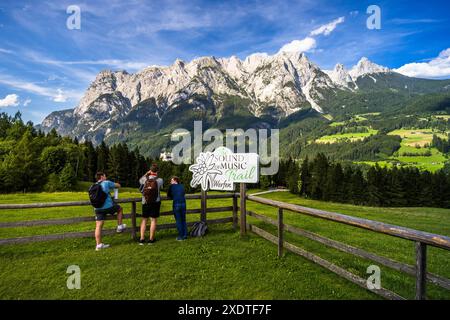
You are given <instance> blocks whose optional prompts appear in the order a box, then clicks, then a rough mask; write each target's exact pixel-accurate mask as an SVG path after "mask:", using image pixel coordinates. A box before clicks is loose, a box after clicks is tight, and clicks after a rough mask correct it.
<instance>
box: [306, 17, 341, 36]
mask: <svg viewBox="0 0 450 320" xmlns="http://www.w3.org/2000/svg"><path fill="white" fill-rule="evenodd" d="M344 21H345V18H344V17H339V18H337V19H335V20H333V21H331V22H329V23H327V24H324V25H322V26H320V27H319V28H317V29H314V30H313V31H311V33H310V36H318V35H321V34H323V35H324V36H328V35H329V34H330V33H331V32H333V31H334V29H336V27H337V25H338V24H340V23H342V22H344Z"/></svg>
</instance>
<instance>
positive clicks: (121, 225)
mask: <svg viewBox="0 0 450 320" xmlns="http://www.w3.org/2000/svg"><path fill="white" fill-rule="evenodd" d="M126 227H127V225H126V224H124V223H122V224H119V225H118V226H117V233H121V232H123V230H125V228H126Z"/></svg>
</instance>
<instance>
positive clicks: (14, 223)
mask: <svg viewBox="0 0 450 320" xmlns="http://www.w3.org/2000/svg"><path fill="white" fill-rule="evenodd" d="M186 199H187V200H190V199H200V200H202V201H201V207H200V208H196V209H187V210H186V214H200V220H201V221H204V222H206V223H208V224H221V223H229V222H232V223H233V227H234V228H235V229H236V228H237V220H238V217H237V214H238V210H239V207H238V206H237V195H236V194H235V193H224V194H211V195H208V194H207V193H206V192H205V193H202V194H201V195H192V194H191V195H186ZM206 199H232V205H231V206H222V207H210V208H208V207H207V206H206ZM161 200H162V201H168V200H170V199H169V198H168V197H161ZM141 201H142V198H124V199H116V200H114V202H116V203H131V213H127V214H124V215H123V219H131V221H132V226H131V227H130V228H127V229H126V230H125V231H124V232H126V233H131V234H132V238H133V239H135V238H136V231H139V228H138V226H137V223H136V218H138V217H142V214H138V213H137V212H136V203H141ZM76 206H91V203H90V202H89V201H68V202H46V203H26V204H0V211H1V210H20V209H42V208H60V207H76ZM228 211H231V212H232V216H231V217H226V218H220V219H211V220H207V219H206V214H207V213H217V212H228ZM171 215H173V212H172V211H164V212H161V213H160V216H171ZM105 220H116V216H106V217H105ZM93 221H95V217H94V216H93V215H92V216H90V217H74V218H61V219H42V220H28V221H11V222H0V228H17V227H35V226H54V225H67V224H78V223H83V222H93ZM194 223H195V222H188V223H187V224H188V226H192V225H193V224H194ZM173 228H176V224H175V223H167V224H161V225H158V229H160V230H164V229H173ZM115 233H116V230H115V229H107V230H103V234H105V235H111V234H115ZM93 235H94V232H93V231H82V232H68V233H63V234H47V235H35V236H27V237H18V238H6V239H0V245H5V244H19V243H29V242H36V241H49V240H62V239H73V238H83V237H93Z"/></svg>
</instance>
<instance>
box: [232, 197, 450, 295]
mask: <svg viewBox="0 0 450 320" xmlns="http://www.w3.org/2000/svg"><path fill="white" fill-rule="evenodd" d="M240 197H245V198H246V199H248V200H250V201H254V202H256V203H260V204H265V205H269V206H272V207H275V208H278V219H277V220H275V219H272V218H270V217H267V216H263V215H261V214H257V213H256V212H253V211H247V210H246V211H245V212H242V209H241V214H245V215H248V216H251V217H253V218H256V219H258V220H260V221H263V222H265V223H268V224H270V225H273V226H275V227H277V233H278V236H274V235H272V234H271V233H269V232H267V231H264V230H262V229H260V228H258V227H257V226H255V225H252V224H248V223H247V224H246V227H247V228H248V229H249V230H250V231H252V232H254V233H256V234H257V235H259V236H261V237H263V238H264V239H266V240H268V241H270V242H272V243H274V244H277V245H278V256H282V253H283V249H287V250H289V251H291V252H294V253H296V254H298V255H300V256H302V257H304V258H306V259H308V260H311V261H313V262H315V263H317V264H319V265H321V266H322V267H324V268H326V269H328V270H330V271H332V272H334V273H336V274H338V275H340V276H342V277H344V278H345V279H347V280H349V281H351V282H353V283H356V284H358V285H359V286H361V287H363V288H365V289H368V290H370V291H372V292H374V293H376V294H378V295H381V296H382V297H384V298H387V299H404V298H403V297H401V296H399V295H397V294H396V293H394V292H391V291H389V290H387V289H383V288H381V289H378V290H377V289H369V288H368V286H367V283H366V280H365V279H362V278H360V277H359V276H357V275H354V274H352V273H350V272H349V271H347V270H345V269H342V268H340V267H338V266H336V265H334V264H332V263H331V262H329V261H327V260H325V259H323V258H320V257H318V256H316V255H314V254H312V253H310V252H308V251H306V250H304V249H301V248H299V247H297V246H295V245H293V244H291V243H289V242H286V241H284V235H283V233H284V232H285V231H287V232H291V233H294V234H296V235H299V236H303V237H305V238H307V239H310V240H313V241H316V242H319V243H321V244H324V245H326V246H328V247H331V248H334V249H337V250H340V251H342V252H346V253H349V254H352V255H354V256H357V257H360V258H364V259H368V260H372V261H375V262H377V263H380V264H382V265H384V266H387V267H389V268H391V269H394V270H397V271H401V272H404V273H406V274H408V275H412V276H415V278H416V295H415V298H416V299H418V300H422V299H425V297H426V282H427V281H428V282H430V283H432V284H435V285H437V286H440V287H442V288H444V289H447V290H450V280H449V279H447V278H444V277H442V276H439V275H436V274H433V273H430V272H427V270H426V262H427V260H426V252H427V250H426V248H427V246H428V245H430V246H434V247H437V248H441V249H444V250H450V238H449V237H447V236H443V235H439V234H433V233H429V232H424V231H419V230H414V229H410V228H405V227H400V226H396V225H392V224H388V223H383V222H378V221H373V220H368V219H362V218H357V217H352V216H348V215H344V214H341V213H336V212H328V211H323V210H317V209H312V208H307V207H303V206H299V205H295V204H290V203H285V202H281V201H276V200H271V199H266V198H261V197H258V196H255V195H245V194H242V192H241V194H240ZM283 210H289V211H292V212H294V213H300V214H305V215H309V216H312V217H316V218H320V219H325V220H329V221H334V222H337V223H342V224H346V225H349V226H354V227H357V228H362V229H366V230H370V231H373V232H377V233H382V234H386V235H390V236H394V237H398V238H402V239H406V240H410V241H413V242H415V250H416V264H415V265H414V266H411V265H408V264H405V263H402V262H398V261H395V260H392V259H388V258H386V257H382V256H379V255H376V254H374V253H370V252H367V251H365V250H362V249H360V248H356V247H353V246H350V245H347V244H344V243H342V242H339V241H336V240H332V239H329V238H326V237H323V236H320V235H318V234H315V233H313V232H310V231H306V230H303V229H301V228H298V227H293V226H290V225H287V224H284V222H283ZM243 220H244V221H246V220H245V218H244V219H243ZM241 233H242V230H241Z"/></svg>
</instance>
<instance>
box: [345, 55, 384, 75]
mask: <svg viewBox="0 0 450 320" xmlns="http://www.w3.org/2000/svg"><path fill="white" fill-rule="evenodd" d="M389 71H390V70H389V68H386V67H383V66H380V65H379V64H376V63H373V62H372V61H370V60H369V59H368V58H366V57H362V58H361V59H360V60H359V61H358V63H357V64H356V65H355V66H354V67H353V68H352V69H351V70H350V72H349V74H350V75H351V77H352V78H353V80H356V79H357V78H358V77H361V76H364V75H366V74H370V73H384V72H389Z"/></svg>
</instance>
